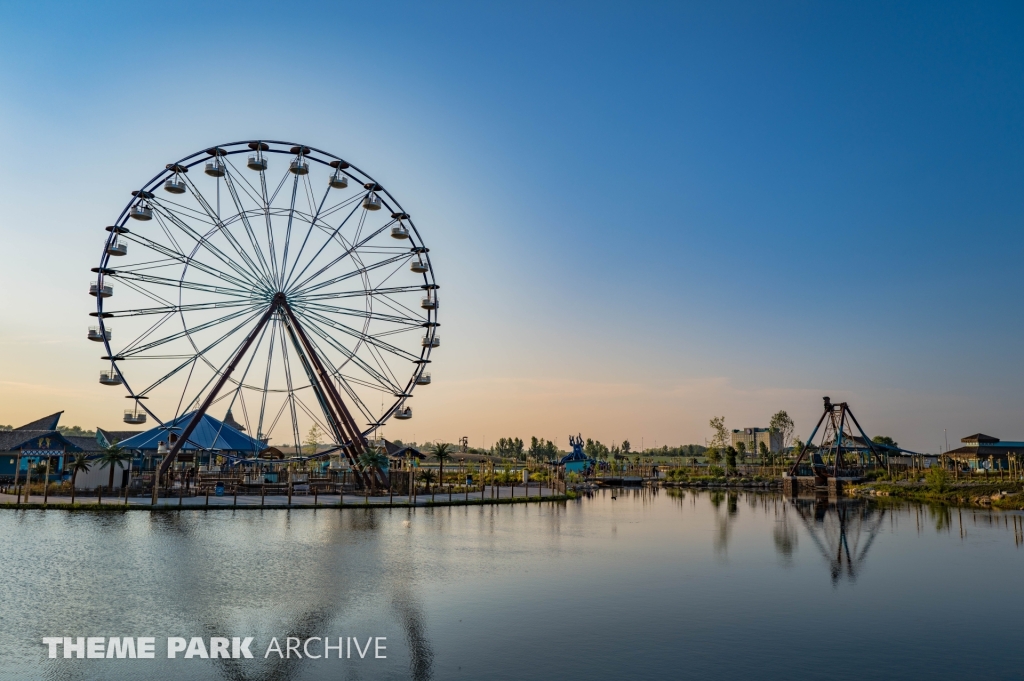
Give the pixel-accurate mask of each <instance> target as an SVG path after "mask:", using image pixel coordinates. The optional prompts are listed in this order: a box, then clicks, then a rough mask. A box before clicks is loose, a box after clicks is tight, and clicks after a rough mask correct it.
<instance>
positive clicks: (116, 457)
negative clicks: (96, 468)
mask: <svg viewBox="0 0 1024 681" xmlns="http://www.w3.org/2000/svg"><path fill="white" fill-rule="evenodd" d="M131 458H132V456H131V454H129V453H127V452H125V451H124V450H123V449H121V448H120V447H118V446H117V445H112V446H110V447H107V448H106V449H105V450H103V453H102V454H101V455H100V468H109V469H110V479H109V480H108V482H107V491H108V492H113V490H114V468H115V467H118V468H124V462H125V461H130V460H131Z"/></svg>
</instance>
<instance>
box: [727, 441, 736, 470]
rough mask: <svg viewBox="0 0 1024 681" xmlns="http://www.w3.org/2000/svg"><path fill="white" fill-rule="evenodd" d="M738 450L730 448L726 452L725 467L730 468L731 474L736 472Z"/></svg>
mask: <svg viewBox="0 0 1024 681" xmlns="http://www.w3.org/2000/svg"><path fill="white" fill-rule="evenodd" d="M736 453H737V452H736V448H735V447H731V446H730V447H728V448H727V449H726V450H725V465H726V466H728V468H729V472H730V473H735V472H736Z"/></svg>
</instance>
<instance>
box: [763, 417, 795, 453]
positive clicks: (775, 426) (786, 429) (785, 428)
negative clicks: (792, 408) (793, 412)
mask: <svg viewBox="0 0 1024 681" xmlns="http://www.w3.org/2000/svg"><path fill="white" fill-rule="evenodd" d="M795 428H796V425H795V424H794V423H793V419H791V418H790V417H789V414H787V413H786V412H785V410H782V409H780V410H779V411H777V412H775V415H774V416H772V418H771V421H769V422H768V430H769V431H770V432H772V433H778V434H779V435H781V436H782V448H783V449H785V448H786V447H788V446H789V442H790V439H791V438H792V437H793V430H794V429H795Z"/></svg>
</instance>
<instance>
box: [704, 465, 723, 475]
mask: <svg viewBox="0 0 1024 681" xmlns="http://www.w3.org/2000/svg"><path fill="white" fill-rule="evenodd" d="M708 475H710V476H712V477H714V478H721V477H724V476H725V469H724V468H722V467H721V466H708Z"/></svg>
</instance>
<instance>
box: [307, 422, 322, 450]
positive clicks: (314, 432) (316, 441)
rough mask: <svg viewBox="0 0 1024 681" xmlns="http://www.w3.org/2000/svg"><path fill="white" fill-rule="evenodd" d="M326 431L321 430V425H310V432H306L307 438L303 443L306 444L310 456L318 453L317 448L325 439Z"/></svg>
mask: <svg viewBox="0 0 1024 681" xmlns="http://www.w3.org/2000/svg"><path fill="white" fill-rule="evenodd" d="M323 437H324V433H323V431H322V430H320V426H318V425H317V424H315V423H314V424H313V425H312V426H310V427H309V432H308V433H306V439H305V441H303V443H302V444H304V445H306V452H307V454H308V455H309V456H313V455H314V454H316V448H317V447H318V446H319V445H320V441H321V440H323Z"/></svg>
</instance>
